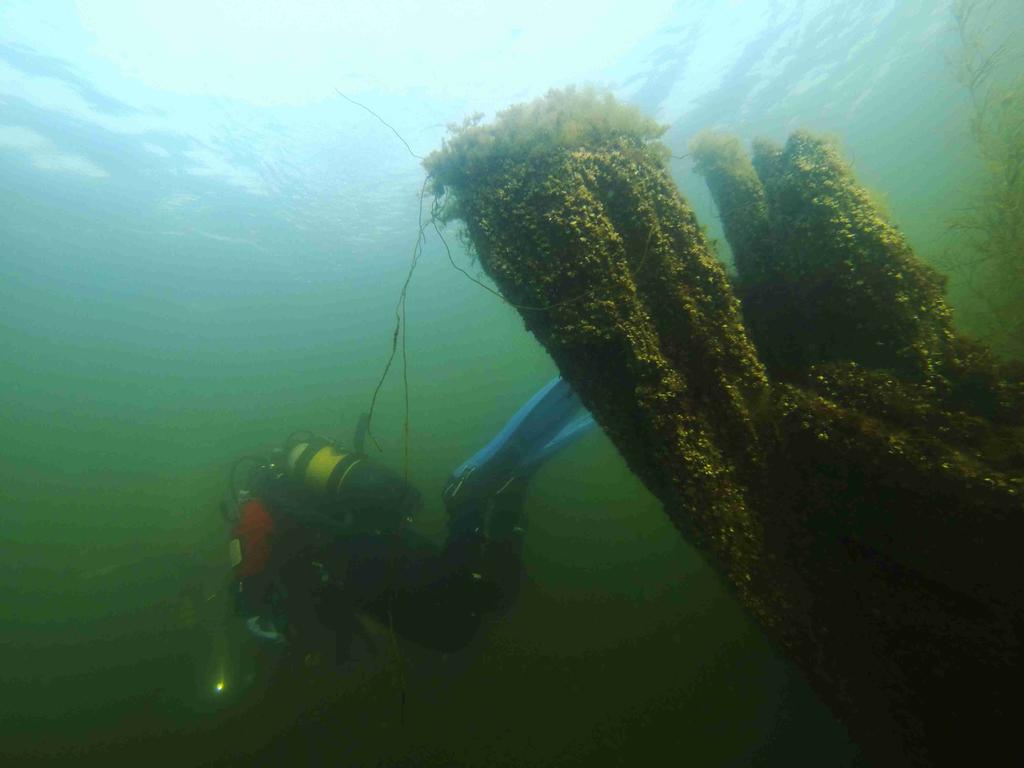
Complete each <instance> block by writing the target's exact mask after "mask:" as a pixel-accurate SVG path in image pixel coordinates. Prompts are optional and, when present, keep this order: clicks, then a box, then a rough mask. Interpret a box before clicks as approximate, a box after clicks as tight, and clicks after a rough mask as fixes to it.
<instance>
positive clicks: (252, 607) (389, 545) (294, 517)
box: [238, 472, 526, 662]
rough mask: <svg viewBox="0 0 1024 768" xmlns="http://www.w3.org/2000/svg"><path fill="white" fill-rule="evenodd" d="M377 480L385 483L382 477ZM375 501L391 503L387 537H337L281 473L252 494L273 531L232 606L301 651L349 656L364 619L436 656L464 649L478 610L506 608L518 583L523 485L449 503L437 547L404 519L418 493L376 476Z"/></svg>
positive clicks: (323, 513) (380, 534) (373, 533)
mask: <svg viewBox="0 0 1024 768" xmlns="http://www.w3.org/2000/svg"><path fill="white" fill-rule="evenodd" d="M385 478H386V479H385ZM381 479H382V483H384V484H385V485H386V486H387V488H384V489H382V491H381V499H382V501H384V502H385V503H386V502H387V501H390V502H391V503H392V504H393V505H395V506H396V507H398V508H397V509H394V510H393V514H392V515H388V517H399V518H401V520H402V523H403V524H401V525H399V526H398V527H396V529H395V530H393V531H391V532H383V531H382V532H378V531H355V532H337V531H335V530H332V528H331V527H330V526H328V525H323V524H321V523H322V521H323V520H324V519H325V518H326V516H327V514H328V511H327V510H318V509H317V507H318V506H320V505H318V503H317V502H316V501H315V500H313V499H311V498H309V497H308V495H307V494H305V493H304V492H303V489H301V488H299V487H295V486H294V485H293V484H292V483H291V482H290V481H289V480H288V478H286V477H278V478H275V479H274V480H273V481H272V485H271V486H269V487H262V488H260V489H259V493H260V494H261V496H262V497H264V498H266V499H267V500H268V501H269V504H270V508H271V509H272V510H273V515H274V518H275V522H276V533H275V537H274V544H273V548H272V551H271V554H270V558H269V561H268V563H267V565H266V567H265V568H264V569H263V571H262V572H261V573H260V574H258V575H256V576H253V577H249V578H246V579H242V580H241V581H240V582H239V593H238V595H239V608H240V610H241V612H242V613H243V614H246V615H263V616H265V617H266V618H267V619H270V622H269V623H272V625H273V626H274V627H275V628H276V629H277V630H278V631H280V632H281V633H282V634H283V635H284V636H285V637H286V638H287V639H288V640H289V642H290V643H291V642H294V644H295V646H296V647H297V648H302V649H303V650H304V651H314V650H315V651H319V652H320V653H322V654H328V655H333V656H334V657H335V659H336V660H337V661H338V662H342V661H345V660H346V659H347V658H348V654H349V651H350V646H351V643H352V640H353V638H355V637H359V636H362V637H363V639H364V640H365V641H366V642H368V643H369V642H370V641H369V638H368V637H366V636H365V634H363V630H362V627H361V625H360V624H359V622H358V620H357V614H359V613H363V614H366V615H369V616H372V617H374V618H376V619H377V620H379V621H380V622H381V623H383V624H384V625H385V626H388V627H392V628H393V629H394V631H395V632H396V633H398V634H399V635H401V636H403V637H405V638H407V639H409V640H412V641H413V642H416V643H418V644H420V645H422V646H425V647H428V648H432V649H435V650H438V651H441V652H445V653H448V652H453V651H456V650H458V649H460V648H462V647H464V646H465V645H466V644H467V643H468V642H469V640H470V639H471V638H472V637H473V635H474V634H475V633H476V630H477V628H478V627H479V625H480V622H481V620H482V616H483V614H486V613H497V612H501V611H503V610H505V609H507V608H508V607H509V606H511V604H512V603H513V602H514V601H515V599H516V597H517V596H518V592H519V583H520V559H521V558H520V554H521V546H522V542H521V534H520V530H519V523H520V515H521V511H522V506H523V499H524V496H525V493H526V481H525V480H516V481H513V482H511V483H509V485H508V486H506V487H505V488H504V489H503V490H502V492H501V493H500V494H498V495H496V496H494V497H492V498H490V499H487V500H486V501H485V502H482V503H477V504H476V505H474V506H473V507H469V506H468V505H465V504H463V505H455V504H449V507H448V513H449V517H450V520H451V523H452V524H451V526H450V532H449V535H448V537H447V539H446V541H445V543H444V544H443V546H440V547H439V546H438V545H437V544H436V543H434V542H433V541H431V540H429V539H427V538H426V537H424V536H422V535H420V534H418V533H417V532H416V531H414V530H412V529H411V528H410V527H409V526H408V525H407V524H404V523H405V520H406V519H407V518H408V517H410V516H411V512H412V511H413V510H414V509H415V508H416V507H418V506H419V494H418V493H416V492H415V490H414V489H412V488H409V487H407V486H406V487H405V492H404V493H402V494H401V495H399V496H396V493H395V489H396V487H398V486H399V485H404V484H402V481H401V480H400V479H398V478H394V477H393V476H388V475H387V473H386V472H382V473H381Z"/></svg>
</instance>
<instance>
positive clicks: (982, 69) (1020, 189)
mask: <svg viewBox="0 0 1024 768" xmlns="http://www.w3.org/2000/svg"><path fill="white" fill-rule="evenodd" d="M1004 9H1005V6H1004V5H1003V4H1002V3H993V2H992V1H991V0H955V2H954V3H953V9H952V11H953V19H954V24H955V28H956V32H957V36H958V40H959V44H960V47H959V51H958V53H957V55H956V57H955V58H954V60H953V64H954V66H955V71H956V77H957V81H958V82H959V83H960V85H961V86H963V88H964V89H965V91H966V93H967V95H968V97H969V100H970V110H971V111H970V133H971V137H972V138H973V139H974V143H975V146H976V148H977V152H978V160H979V162H980V173H979V178H978V180H977V181H976V183H975V186H974V189H973V190H972V191H969V192H968V193H967V201H966V205H964V206H963V207H961V208H960V209H959V211H958V212H957V213H956V215H954V216H953V217H952V219H951V221H950V226H951V228H952V230H953V231H954V232H955V233H957V234H958V235H959V236H960V238H959V243H958V245H960V246H961V248H958V249H957V250H956V252H955V253H953V255H951V256H947V258H946V261H947V262H948V264H949V269H950V271H951V272H952V273H953V274H955V275H957V276H958V277H959V278H960V279H962V280H963V281H964V282H965V284H966V285H967V286H968V287H969V288H970V291H971V294H972V296H973V299H974V302H973V303H974V304H976V307H970V308H968V312H969V316H971V315H973V317H972V318H971V319H972V320H973V324H974V325H976V326H978V332H979V334H981V335H983V336H984V337H985V338H986V340H987V341H988V343H990V344H991V345H992V346H993V347H994V348H996V349H998V350H999V351H1001V352H1003V353H1004V354H1007V355H1010V356H1013V357H1015V358H1018V359H1024V73H1022V72H1021V70H1020V68H1019V62H1020V55H1021V51H1019V50H1018V51H1014V49H1013V45H1015V44H1016V45H1018V46H1019V42H1017V40H1014V38H1009V39H1008V40H1007V42H1005V43H1003V44H1001V45H994V46H993V45H989V44H988V43H987V38H988V37H989V36H990V35H991V30H990V29H989V27H991V26H993V25H994V24H995V22H996V18H995V17H996V14H997V13H998V12H999V11H1000V10H1004ZM1014 54H1016V57H1017V58H1016V59H1014V57H1013V55H1014ZM1014 65H1016V68H1014ZM971 310H973V312H971Z"/></svg>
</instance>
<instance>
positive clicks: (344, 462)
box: [283, 433, 422, 534]
mask: <svg viewBox="0 0 1024 768" xmlns="http://www.w3.org/2000/svg"><path fill="white" fill-rule="evenodd" d="M283 455H284V462H283V464H284V471H285V475H286V477H287V478H288V480H289V481H290V482H291V484H292V486H293V488H295V489H296V490H299V491H300V492H301V494H302V495H303V496H304V497H305V500H306V501H307V504H306V505H304V506H305V508H304V510H303V511H302V512H300V513H298V516H299V517H300V518H302V517H305V518H311V519H310V522H312V523H313V524H316V522H317V520H320V521H321V522H324V523H328V524H329V525H330V527H332V528H335V529H336V530H338V531H339V532H351V533H370V534H383V533H395V532H397V531H398V530H400V529H401V528H402V527H403V526H404V525H405V523H406V522H408V521H409V520H411V519H412V517H413V516H414V514H415V513H416V512H417V511H418V509H419V508H420V506H421V504H422V499H421V497H420V494H419V491H417V490H416V489H415V488H413V487H412V486H411V485H409V483H407V482H405V480H403V479H402V478H401V477H399V476H398V475H397V474H395V473H394V472H392V471H391V470H390V469H388V468H387V467H385V466H384V465H382V464H379V463H377V462H375V461H373V460H372V459H370V458H369V457H368V456H367V455H366V454H365V453H363V452H362V451H360V450H355V451H348V450H345V449H343V448H341V447H340V446H338V444H337V443H335V442H333V441H331V440H328V439H327V438H323V437H316V436H313V435H309V434H308V433H306V434H302V435H301V436H299V437H296V436H292V437H291V438H290V439H289V440H288V441H287V442H286V443H285V447H284V451H283Z"/></svg>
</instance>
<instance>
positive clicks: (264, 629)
mask: <svg viewBox="0 0 1024 768" xmlns="http://www.w3.org/2000/svg"><path fill="white" fill-rule="evenodd" d="M245 628H246V629H248V630H249V632H251V633H252V634H253V635H255V636H256V637H258V638H259V639H260V640H264V641H266V642H269V643H278V644H280V643H284V642H286V641H285V639H284V635H282V634H281V633H280V632H278V631H277V628H276V627H275V626H274V622H273V620H272V619H270V618H268V617H265V616H250V617H249V618H248V619H246V620H245Z"/></svg>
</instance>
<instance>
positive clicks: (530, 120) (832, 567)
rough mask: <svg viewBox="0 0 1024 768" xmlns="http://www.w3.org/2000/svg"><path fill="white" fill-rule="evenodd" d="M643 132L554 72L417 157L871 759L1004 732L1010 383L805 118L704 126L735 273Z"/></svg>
mask: <svg viewBox="0 0 1024 768" xmlns="http://www.w3.org/2000/svg"><path fill="white" fill-rule="evenodd" d="M660 134H661V129H660V128H659V126H657V125H656V124H655V123H653V122H652V121H650V120H648V119H647V118H645V117H643V116H642V115H641V114H639V113H638V112H637V111H635V110H633V109H631V108H629V107H626V106H624V105H622V104H619V103H617V102H616V101H614V100H613V99H611V98H610V97H608V96H604V95H599V94H596V93H594V92H591V91H579V92H578V91H574V90H568V91H560V92H559V91H556V92H551V93H549V94H548V95H547V96H546V97H544V98H543V99H540V100H538V101H536V102H533V103H531V104H527V105H522V106H518V107H513V108H511V109H509V110H507V111H506V112H504V113H502V114H501V115H499V116H498V119H497V120H496V121H495V123H494V124H493V125H477V124H474V123H472V122H470V123H467V124H465V125H463V126H462V127H461V128H459V129H457V130H456V131H455V132H454V134H453V135H452V137H450V138H449V139H448V140H447V141H446V143H445V146H444V147H443V149H441V150H439V151H438V152H435V153H433V154H432V155H431V156H430V157H429V158H427V160H426V167H427V169H428V171H429V173H430V175H431V180H432V185H433V191H434V193H435V194H436V195H438V196H439V197H441V198H442V202H443V210H444V211H445V212H446V215H447V216H448V217H451V218H459V219H461V220H462V221H464V222H465V225H466V227H467V230H468V235H469V239H470V242H471V243H472V246H473V248H474V249H475V251H476V254H477V255H478V257H479V259H480V263H481V265H482V266H483V268H484V269H485V270H486V271H487V273H488V274H489V275H490V276H491V277H492V278H493V279H494V281H495V282H496V284H497V285H498V287H499V289H500V290H501V292H502V294H503V295H504V296H505V297H506V298H507V299H508V300H509V301H510V302H511V303H513V304H514V305H516V306H517V308H518V309H519V311H520V313H521V315H522V317H523V320H524V322H525V324H526V327H527V328H528V329H529V330H530V331H531V332H532V333H533V334H535V335H536V337H537V338H538V339H539V340H540V341H541V343H542V344H543V345H544V346H545V348H546V349H547V350H548V352H549V353H550V354H551V356H552V357H553V358H554V360H555V361H556V363H557V365H558V367H559V369H560V370H561V372H562V374H563V376H565V378H566V379H567V380H569V381H570V382H571V383H572V385H573V387H574V388H575V389H576V391H577V392H578V393H579V395H580V397H581V398H582V400H583V402H584V403H585V404H586V405H587V407H588V408H589V409H590V410H591V412H592V413H593V414H594V416H595V418H596V419H597V421H598V422H599V423H600V424H601V426H602V427H603V428H604V430H605V431H606V433H607V434H608V435H609V436H610V437H611V439H612V440H613V442H614V443H615V445H616V446H617V447H618V449H619V451H620V452H621V453H622V455H623V457H624V458H625V460H626V461H627V463H628V464H629V466H630V467H631V468H632V470H633V471H634V472H635V473H636V474H637V475H638V476H639V477H640V478H641V479H642V480H643V481H644V483H645V484H646V485H647V487H648V488H650V489H651V491H652V492H653V493H654V494H656V495H657V496H658V498H659V499H660V500H661V501H662V502H663V503H664V506H665V510H666V512H667V514H668V515H669V516H670V517H671V519H672V520H673V521H674V522H675V524H676V526H677V527H678V528H679V530H680V531H681V532H682V533H683V535H684V536H686V537H687V538H688V539H689V540H690V541H692V542H693V543H694V544H696V545H697V546H699V547H700V548H701V549H702V550H703V551H704V552H705V553H707V554H708V555H709V556H710V558H711V560H712V561H713V562H714V563H715V564H716V565H717V567H718V569H719V571H720V573H721V574H722V576H723V577H724V578H725V579H726V580H727V581H728V582H729V583H730V584H731V585H732V586H733V588H734V589H735V591H736V594H737V595H738V597H739V598H740V600H741V601H742V602H743V603H744V604H745V605H746V606H747V607H748V608H749V609H750V610H751V612H752V613H753V614H754V615H755V616H756V618H757V619H758V621H759V622H760V624H761V625H762V626H763V627H764V629H765V631H766V632H767V633H768V634H769V636H771V637H772V638H773V640H774V641H775V642H776V643H777V644H778V645H779V646H780V647H781V648H782V649H783V651H784V652H785V653H786V654H787V655H788V656H789V657H790V658H791V659H792V660H793V661H794V663H795V664H796V665H797V666H798V667H799V668H800V669H801V670H802V671H803V673H804V674H805V675H806V676H807V678H808V679H809V681H810V682H811V683H812V685H813V686H814V687H815V689H816V690H817V692H818V693H819V695H820V696H821V697H822V698H823V699H824V700H825V701H826V702H827V703H828V704H829V705H830V706H831V707H832V708H833V711H834V712H835V713H836V714H837V716H839V717H840V719H841V720H843V722H844V723H845V724H846V725H847V726H848V727H849V729H850V731H851V733H852V734H853V736H854V737H855V738H856V739H857V740H858V742H859V743H860V744H861V746H862V747H863V749H864V750H865V752H866V753H867V754H868V755H869V756H871V757H873V758H874V759H875V760H877V761H878V762H879V763H880V764H904V763H907V764H922V765H923V764H929V763H930V762H932V761H935V760H939V759H941V758H942V757H948V756H949V755H952V754H953V751H954V750H957V749H960V748H962V746H963V745H964V744H971V743H973V744H984V745H985V749H986V750H988V749H992V748H995V747H996V746H997V745H999V744H1000V743H1001V742H1002V744H1003V746H1009V745H1010V744H1011V743H1012V742H1011V737H1012V731H1011V730H1010V728H1011V722H1010V719H1009V718H1010V715H1009V712H1010V711H1011V710H1012V709H1013V707H1012V706H1011V705H1012V703H1013V701H1014V699H1013V696H1014V694H1015V693H1016V682H1017V680H1018V679H1019V676H1020V645H1019V634H1020V630H1021V628H1022V621H1021V617H1022V613H1021V607H1020V606H1021V597H1022V595H1021V587H1020V579H1019V576H1018V574H1017V569H1016V566H1015V558H1016V553H1017V548H1018V542H1019V541H1020V540H1021V534H1022V533H1024V526H1022V523H1024V516H1022V514H1021V513H1022V496H1024V450H1022V447H1021V446H1022V440H1021V435H1022V431H1021V430H1022V421H1021V420H1022V415H1021V414H1022V410H1024V408H1022V406H1024V394H1022V393H1024V386H1022V379H1021V376H1020V375H1019V373H1018V374H1016V375H1011V374H1009V373H1007V372H1006V371H1004V370H1003V369H1002V368H1001V367H1000V366H999V364H998V363H997V362H996V361H994V360H993V359H992V357H991V356H990V355H989V354H988V353H987V351H986V350H984V349H982V348H980V347H978V346H976V345H973V344H971V343H970V342H968V341H966V340H964V339H961V338H959V337H958V336H956V334H955V333H954V332H953V330H952V328H951V324H950V319H949V312H948V309H947V307H946V305H945V302H944V299H943V292H942V280H941V279H940V278H939V276H938V275H937V274H936V273H934V272H933V271H932V270H931V269H929V268H928V267H926V266H925V265H923V264H922V263H921V262H919V261H918V260H917V259H916V257H915V256H914V254H913V252H912V251H911V249H910V248H909V246H908V245H907V244H906V243H905V241H904V240H903V239H902V237H901V236H900V235H899V233H898V231H897V230H896V229H895V228H894V227H893V226H892V225H891V224H890V223H889V222H887V221H886V220H885V219H884V217H882V216H881V215H880V214H879V213H878V212H877V210H875V208H874V206H873V205H872V204H871V201H870V198H869V197H868V195H867V194H866V193H865V192H864V190H862V189H861V188H860V187H858V186H857V185H856V183H855V182H854V180H853V178H852V175H851V174H850V172H849V170H848V169H847V167H846V166H845V164H843V162H842V160H841V158H840V157H839V155H838V153H837V152H836V151H835V150H834V149H832V148H831V147H830V146H828V145H827V144H826V143H824V142H822V141H820V140H818V139H816V138H815V137H813V136H810V135H808V134H796V135H795V136H794V137H793V138H792V139H791V140H790V141H789V142H788V143H787V145H786V146H785V147H774V146H771V145H768V144H761V145H759V146H758V148H757V152H756V156H755V158H754V160H753V162H751V161H750V160H748V159H747V157H746V155H745V154H744V152H743V150H742V148H741V147H740V146H739V144H738V143H737V142H735V141H732V140H728V139H722V138H716V137H705V138H704V139H703V140H702V141H701V142H699V143H698V145H697V146H696V148H695V159H696V162H697V167H698V169H699V170H701V171H702V172H703V173H704V174H705V175H706V177H707V179H708V182H709V185H710V187H711V190H712V192H713V194H714V196H715V198H716V201H717V203H718V204H719V206H720V209H721V214H722V218H723V222H724V224H725V228H726V234H727V236H728V238H729V240H730V243H731V245H732V247H733V250H734V252H735V254H736V262H737V267H738V270H739V273H740V274H739V281H738V286H737V290H738V292H739V295H740V296H741V297H742V298H743V300H744V303H743V306H742V312H741V304H740V301H739V300H738V299H737V296H736V293H734V288H733V286H731V285H730V284H729V282H728V280H727V278H726V275H725V273H724V271H723V269H722V267H721V266H720V264H719V263H718V262H717V261H716V259H715V258H714V256H713V254H712V251H711V249H710V247H709V245H708V242H707V240H706V238H705V236H704V234H703V233H702V231H701V229H700V227H699V226H698V223H697V221H696V219H695V217H694V215H693V213H692V211H691V210H690V208H689V207H688V206H687V204H686V202H685V201H684V200H683V199H682V197H681V196H680V195H679V193H678V191H677V190H676V188H675V186H674V184H673V183H672V181H671V179H670V177H669V175H668V172H667V170H666V168H665V160H666V157H667V151H666V150H665V148H664V147H663V146H662V145H660V144H659V143H658V142H657V137H658V136H659V135H660Z"/></svg>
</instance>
